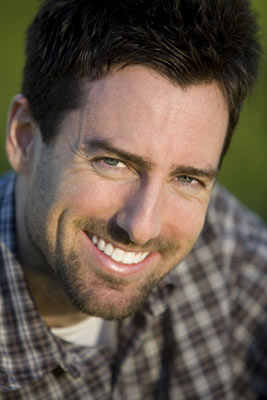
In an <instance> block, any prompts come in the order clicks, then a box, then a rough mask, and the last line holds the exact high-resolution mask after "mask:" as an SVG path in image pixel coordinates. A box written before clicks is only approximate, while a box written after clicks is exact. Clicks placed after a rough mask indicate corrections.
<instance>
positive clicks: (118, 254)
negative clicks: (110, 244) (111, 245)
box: [111, 248, 125, 262]
mask: <svg viewBox="0 0 267 400" xmlns="http://www.w3.org/2000/svg"><path fill="white" fill-rule="evenodd" d="M124 254H125V251H123V250H121V249H118V248H116V249H115V250H114V251H113V253H112V254H111V258H112V260H114V261H117V262H121V261H122V259H123V256H124Z"/></svg>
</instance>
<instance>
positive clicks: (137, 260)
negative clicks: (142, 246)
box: [134, 253, 142, 264]
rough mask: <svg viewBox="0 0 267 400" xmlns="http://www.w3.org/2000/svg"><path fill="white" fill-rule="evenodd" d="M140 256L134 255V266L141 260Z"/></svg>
mask: <svg viewBox="0 0 267 400" xmlns="http://www.w3.org/2000/svg"><path fill="white" fill-rule="evenodd" d="M141 255H142V253H136V254H135V255H134V263H135V264H137V263H139V262H140V260H141Z"/></svg>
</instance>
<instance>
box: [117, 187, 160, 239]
mask: <svg viewBox="0 0 267 400" xmlns="http://www.w3.org/2000/svg"><path fill="white" fill-rule="evenodd" d="M116 222H117V224H118V225H119V226H120V227H121V228H122V229H123V230H124V231H126V232H127V233H128V235H129V238H130V239H131V241H132V242H134V243H138V244H145V243H146V242H148V241H149V240H150V239H153V238H155V237H157V236H159V234H160V233H161V222H162V193H161V190H160V188H159V187H157V186H156V185H149V184H146V185H144V186H143V187H140V188H139V189H138V190H137V191H136V192H134V193H133V194H132V195H131V196H130V197H129V198H127V200H126V201H125V204H124V206H123V207H122V209H121V210H120V211H119V212H118V213H117V215H116Z"/></svg>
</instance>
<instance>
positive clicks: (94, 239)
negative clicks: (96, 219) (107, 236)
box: [92, 235, 98, 244]
mask: <svg viewBox="0 0 267 400" xmlns="http://www.w3.org/2000/svg"><path fill="white" fill-rule="evenodd" d="M92 242H93V243H94V244H97V242H98V240H97V237H96V235H94V236H93V237H92Z"/></svg>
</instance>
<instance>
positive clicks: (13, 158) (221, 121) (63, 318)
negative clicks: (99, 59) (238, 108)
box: [7, 66, 228, 326]
mask: <svg viewBox="0 0 267 400" xmlns="http://www.w3.org/2000/svg"><path fill="white" fill-rule="evenodd" d="M83 90H84V94H85V101H84V104H83V106H82V107H81V108H80V109H79V110H75V111H72V112H70V113H69V114H68V115H66V116H65V117H64V118H63V121H62V123H61V126H60V129H59V132H58V137H57V140H56V143H55V144H54V145H53V146H47V145H45V144H44V143H43V142H42V139H41V134H40V131H39V129H38V127H37V126H36V125H35V124H34V122H33V121H32V120H31V118H30V115H29V112H28V106H27V101H26V100H25V99H24V98H23V97H17V98H16V99H15V101H14V103H13V106H12V108H11V112H10V118H9V134H8V140H7V151H8V155H9V159H10V162H11V165H12V166H13V168H14V169H15V170H16V171H18V173H19V176H18V179H17V185H16V204H17V211H16V212H17V232H18V240H19V250H20V258H21V262H22V265H23V267H24V270H25V274H26V276H27V279H28V283H29V287H30V290H31V292H32V295H33V297H34V299H35V301H36V304H37V307H38V308H39V310H40V312H41V314H42V315H43V317H44V319H45V320H46V322H47V323H48V324H49V325H50V326H65V325H69V324H72V323H75V322H78V321H79V320H81V319H82V318H84V317H85V315H88V314H89V315H95V316H98V317H102V318H105V319H118V318H124V317H126V316H127V315H129V314H131V313H133V312H134V311H135V310H136V309H137V308H138V307H140V304H141V303H142V301H143V300H144V299H145V298H146V297H147V295H148V293H149V292H150V291H151V290H152V288H153V287H154V286H155V285H156V284H157V282H158V281H159V280H160V279H162V277H163V276H165V275H166V274H167V273H168V272H169V271H170V270H171V269H173V268H174V266H176V265H177V264H179V263H180V262H181V260H183V259H184V258H185V257H186V255H187V254H188V252H189V251H190V250H191V248H192V247H193V245H194V243H195V242H196V240H197V238H198V236H199V234H200V232H201V230H202V227H203V223H204V219H205V215H206V211H207V206H208V203H209V199H210V194H211V190H212V186H213V184H214V180H215V177H216V172H217V168H218V163H219V159H220V154H221V151H222V147H223V143H224V139H225V135H226V130H227V125H228V111H227V106H226V102H225V100H224V97H223V95H222V92H221V90H220V89H219V87H218V85H217V84H216V83H215V82H213V83H209V84H207V83H205V84H204V83H203V84H199V85H194V86H190V87H188V88H181V87H179V86H177V85H174V84H173V83H171V82H170V81H169V80H167V79H166V78H164V77H162V76H161V75H159V74H158V73H156V72H155V71H152V70H151V69H149V68H147V67H142V66H132V67H128V68H125V69H124V70H122V71H119V72H118V71H113V73H112V74H110V75H108V76H107V77H105V78H103V79H101V80H99V81H95V82H93V83H90V84H89V83H87V82H85V83H84V88H83ZM18 199H19V201H18ZM93 234H95V235H96V236H97V237H98V238H103V239H104V240H105V241H106V242H110V243H111V244H112V245H113V246H114V247H119V248H120V249H122V250H125V251H138V252H144V251H148V252H150V254H149V256H148V257H147V258H146V259H145V260H144V261H143V262H142V263H141V264H140V265H137V268H136V269H134V268H133V269H132V270H130V272H129V268H128V267H127V268H124V266H123V265H121V264H119V263H114V261H112V260H111V258H110V257H108V256H106V255H103V253H102V252H100V251H99V250H98V249H96V247H95V246H94V244H92V241H91V239H90V238H91V237H92V235H93ZM88 235H89V236H88Z"/></svg>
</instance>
